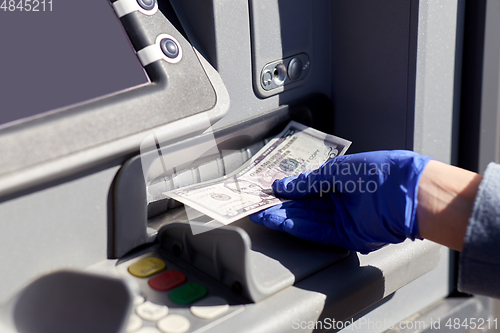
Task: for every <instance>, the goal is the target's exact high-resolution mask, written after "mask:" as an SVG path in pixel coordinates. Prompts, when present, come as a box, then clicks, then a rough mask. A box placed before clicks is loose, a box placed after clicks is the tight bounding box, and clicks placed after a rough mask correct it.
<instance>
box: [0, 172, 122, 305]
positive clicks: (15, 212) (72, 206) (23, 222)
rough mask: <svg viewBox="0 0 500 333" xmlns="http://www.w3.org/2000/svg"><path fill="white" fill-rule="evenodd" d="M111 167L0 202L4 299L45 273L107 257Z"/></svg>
mask: <svg viewBox="0 0 500 333" xmlns="http://www.w3.org/2000/svg"><path fill="white" fill-rule="evenodd" d="M117 171H118V167H113V168H110V169H106V170H103V171H100V172H96V173H93V174H91V175H88V176H86V177H82V178H79V179H74V180H72V181H68V182H66V183H64V184H61V185H58V186H54V187H51V188H48V189H45V190H42V191H39V192H36V193H32V194H30V195H26V196H23V197H20V198H17V199H14V200H10V201H7V202H4V203H2V204H1V205H0V217H1V221H0V229H1V232H0V253H2V256H0V267H1V272H2V274H1V286H0V303H3V302H4V301H5V300H6V299H7V298H8V297H10V296H12V295H13V294H14V293H15V292H17V291H18V290H19V289H20V288H21V287H22V286H23V285H24V284H26V283H27V282H29V281H30V280H32V279H33V278H35V277H36V276H40V275H41V274H45V273H47V272H50V271H53V270H57V269H61V268H73V269H84V268H85V267H87V266H90V265H92V264H93V263H95V262H98V261H101V260H104V259H106V258H107V231H108V230H107V229H108V224H107V222H108V207H107V202H108V195H109V189H110V186H111V182H112V181H113V178H114V177H115V175H116V172H117Z"/></svg>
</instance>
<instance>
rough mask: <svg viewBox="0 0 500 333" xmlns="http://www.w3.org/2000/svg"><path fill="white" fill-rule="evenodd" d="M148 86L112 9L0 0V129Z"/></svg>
mask: <svg viewBox="0 0 500 333" xmlns="http://www.w3.org/2000/svg"><path fill="white" fill-rule="evenodd" d="M149 82H150V81H149V79H148V77H147V75H146V73H145V71H144V69H143V68H142V66H141V64H140V62H139V60H138V59H137V56H136V55H135V51H134V49H133V47H132V45H131V44H130V41H129V39H128V37H127V36H126V33H125V31H124V29H123V27H122V25H121V23H120V21H119V19H118V18H117V16H116V14H115V13H114V11H113V9H112V6H111V4H110V3H109V2H108V1H105V0H104V1H103V0H85V1H80V0H64V1H54V0H52V1H51V0H45V1H42V0H39V1H37V0H32V1H19V0H15V1H3V0H0V128H3V127H7V126H10V125H12V124H14V123H18V122H22V121H25V120H27V119H29V118H32V117H37V116H40V115H43V114H46V113H47V112H56V111H58V109H59V110H61V108H64V107H66V106H70V105H74V104H79V103H82V102H85V101H88V100H91V99H95V98H98V97H102V96H105V95H109V94H113V93H116V92H120V91H123V90H126V89H130V88H133V87H137V86H140V85H144V84H147V83H149Z"/></svg>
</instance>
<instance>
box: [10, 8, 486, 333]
mask: <svg viewBox="0 0 500 333" xmlns="http://www.w3.org/2000/svg"><path fill="white" fill-rule="evenodd" d="M4 3H5V2H4ZM42 3H43V6H42ZM33 6H34V4H31V6H30V7H29V9H28V7H27V5H26V3H23V2H21V3H20V5H19V6H18V5H17V3H16V6H10V2H8V3H6V5H5V6H2V7H0V8H1V9H0V31H1V32H0V35H1V36H2V37H1V38H2V39H1V40H2V51H3V52H2V55H0V61H1V64H0V68H1V73H2V74H1V76H0V96H1V99H0V110H1V112H0V121H1V124H0V126H1V127H0V156H1V159H0V223H1V225H0V249H1V250H0V253H1V254H2V255H1V256H0V267H1V268H0V271H1V274H0V304H1V305H2V306H1V308H0V328H2V332H4V331H5V332H140V333H146V332H295V331H297V332H311V331H317V332H323V331H340V330H342V329H344V330H345V331H349V330H354V331H358V332H383V331H386V330H388V329H393V328H394V327H396V328H397V326H394V325H397V324H398V323H399V322H400V321H404V320H405V319H406V318H410V317H411V316H413V318H417V317H416V316H417V315H418V314H420V317H418V318H424V319H425V315H426V314H427V317H430V316H429V313H430V314H435V318H436V317H439V316H441V317H440V319H441V321H442V323H441V325H442V326H444V324H445V323H444V321H445V319H447V318H448V317H449V318H452V317H453V316H455V317H457V316H458V314H461V316H464V315H467V316H469V317H474V316H475V317H480V316H487V315H488V314H487V310H488V307H487V306H483V305H484V304H485V303H484V301H483V300H481V299H478V298H476V297H458V298H452V299H450V298H447V297H448V296H449V295H450V294H452V293H453V292H454V290H455V284H456V281H455V276H456V258H455V255H454V253H452V252H450V251H448V250H447V249H445V248H443V247H441V246H439V245H437V244H434V243H432V242H429V241H415V242H411V241H406V242H404V243H401V244H397V245H390V246H386V247H384V248H382V249H380V250H378V251H375V252H373V253H371V254H368V255H361V254H359V253H354V252H348V251H346V250H344V249H340V248H336V247H331V246H323V245H319V244H314V243H310V242H307V241H304V240H300V239H296V238H293V237H292V236H290V235H287V234H283V233H279V232H275V231H272V230H268V229H266V228H264V227H261V226H258V225H255V224H253V223H252V222H250V221H249V220H248V219H242V220H240V221H237V222H235V223H233V224H231V225H230V226H227V227H221V228H216V229H210V230H209V228H207V227H206V225H205V223H206V222H210V219H208V218H207V217H206V216H203V215H202V214H199V216H196V218H194V219H193V218H191V217H190V218H188V217H187V215H186V210H185V207H183V206H182V205H181V204H179V203H178V202H175V201H174V200H172V199H169V198H168V197H166V196H165V195H164V194H163V193H164V192H165V191H167V190H170V189H174V188H178V187H181V186H185V185H189V184H194V183H198V182H202V181H205V180H210V179H215V178H218V177H221V176H224V175H225V174H227V173H229V172H231V171H233V170H235V169H236V168H238V167H239V166H241V165H242V164H243V163H244V162H245V161H247V160H248V159H249V158H250V157H251V156H252V155H253V154H255V153H256V152H257V151H258V150H259V149H260V148H261V147H263V145H264V144H265V143H266V142H267V140H269V139H270V138H272V137H273V136H274V135H276V134H277V133H279V132H280V131H281V130H282V129H283V128H284V127H285V126H286V124H287V123H288V122H289V121H290V120H295V121H298V122H300V123H303V124H304V125H307V126H312V127H314V128H317V129H319V130H321V131H324V132H326V133H330V134H334V135H337V136H340V137H343V138H345V139H348V140H350V141H352V142H353V144H352V146H351V148H350V150H349V151H348V153H355V152H361V151H368V150H377V149H410V150H415V151H417V152H420V153H423V154H427V155H430V156H432V157H434V158H436V159H437V160H441V161H444V162H448V163H456V158H457V142H458V139H457V138H458V129H459V127H458V125H459V124H458V113H457V112H458V108H457V105H458V104H459V103H458V102H457V101H458V100H459V99H458V97H457V96H459V93H460V92H459V88H460V68H461V45H460V41H461V38H462V35H461V33H462V26H463V17H464V16H463V14H464V1H461V0H449V1H445V2H443V1H437V0H376V1H374V0H349V1H347V0H338V1H337V0H335V1H332V0H272V1H265V0H231V1H229V0H222V1H213V0H205V1H201V0H116V1H113V0H112V1H111V2H108V1H103V0H87V1H79V2H76V1H65V2H61V3H59V2H55V1H53V2H52V1H50V2H40V3H39V8H37V9H38V12H37V11H35V10H34V8H33ZM457 41H458V42H457ZM457 50H458V51H457ZM189 222H191V223H189ZM193 226H195V227H196V228H198V229H197V230H198V231H197V232H195V233H193V230H194V229H193ZM205 229H206V230H205ZM425 309H427V310H425ZM429 309H431V310H432V309H434V310H433V311H434V312H432V311H431V312H429ZM436 309H437V310H436ZM457 309H458V310H457ZM426 311H427V312H426ZM460 311H462V312H460ZM464 311H465V312H464ZM446 316H448V317H446ZM424 319H422V321H423V322H425V324H424V328H429V320H428V319H429V318H427V321H425V320H424ZM407 323H409V324H412V325H413V322H411V321H407ZM2 325H3V326H2ZM425 325H427V326H425ZM406 328H407V329H408V331H418V329H421V328H418V327H410V326H409V325H408V326H407V327H406ZM422 329H423V328H422ZM422 329H421V330H420V331H422Z"/></svg>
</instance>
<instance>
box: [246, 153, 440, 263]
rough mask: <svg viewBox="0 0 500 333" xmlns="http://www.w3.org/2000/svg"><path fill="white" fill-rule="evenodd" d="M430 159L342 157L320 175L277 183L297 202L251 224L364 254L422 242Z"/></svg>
mask: <svg viewBox="0 0 500 333" xmlns="http://www.w3.org/2000/svg"><path fill="white" fill-rule="evenodd" d="M429 160H430V158H429V157H427V156H422V155H419V154H417V153H414V152H411V151H405V150H395V151H374V152H367V153H360V154H353V155H343V156H338V157H336V158H334V159H332V160H330V161H328V162H326V163H325V164H323V165H322V166H321V167H320V168H319V169H316V170H313V171H309V172H306V173H303V174H301V175H299V176H297V177H287V178H284V179H278V180H275V181H274V183H273V190H274V193H275V194H276V195H277V196H280V197H284V198H289V199H294V200H292V201H288V202H284V203H282V204H279V205H276V206H274V207H271V208H268V209H265V210H263V211H261V212H259V213H255V214H253V215H251V216H250V219H251V220H252V221H253V222H255V223H257V224H261V225H265V226H267V227H269V228H271V229H275V230H281V231H286V232H288V233H290V234H292V235H294V236H297V237H300V238H304V239H308V240H311V241H315V242H320V243H323V244H332V245H337V246H342V247H344V248H346V249H348V250H354V251H359V252H361V253H363V254H366V253H369V252H371V251H374V250H377V249H379V248H381V247H382V246H384V245H386V244H388V243H400V242H402V241H404V240H405V239H406V238H411V239H412V240H414V239H415V238H420V236H419V233H418V225H417V218H416V210H417V203H418V202H417V190H418V182H419V180H420V176H421V175H422V172H423V170H424V168H425V166H426V165H427V163H428V162H429Z"/></svg>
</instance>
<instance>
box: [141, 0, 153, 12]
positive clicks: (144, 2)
mask: <svg viewBox="0 0 500 333" xmlns="http://www.w3.org/2000/svg"><path fill="white" fill-rule="evenodd" d="M137 3H138V4H139V6H141V7H142V8H143V9H145V10H152V9H153V8H155V5H156V0H137Z"/></svg>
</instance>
